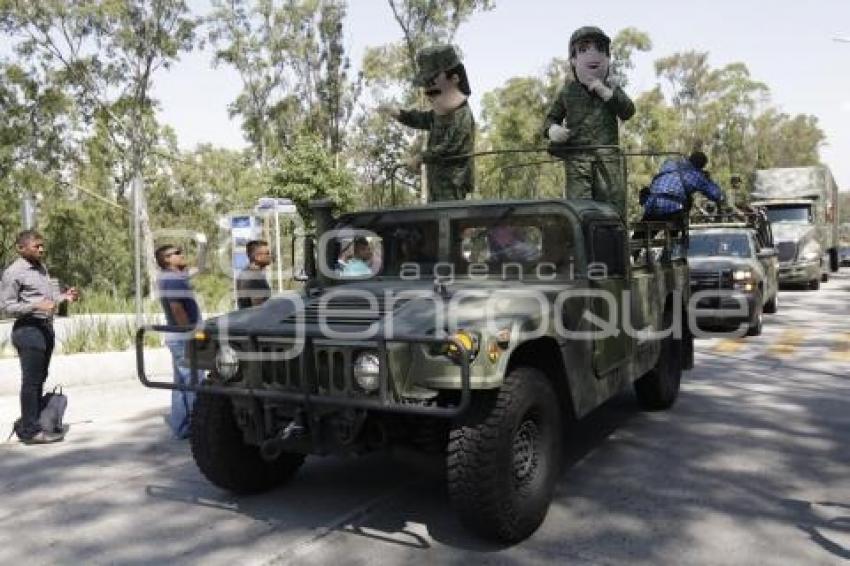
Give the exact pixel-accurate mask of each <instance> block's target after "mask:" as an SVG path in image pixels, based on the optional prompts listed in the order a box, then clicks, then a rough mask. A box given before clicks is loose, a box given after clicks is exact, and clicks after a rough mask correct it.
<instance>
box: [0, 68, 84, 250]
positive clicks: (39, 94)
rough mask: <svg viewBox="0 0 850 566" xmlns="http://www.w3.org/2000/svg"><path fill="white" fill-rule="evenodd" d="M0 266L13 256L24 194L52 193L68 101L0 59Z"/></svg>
mask: <svg viewBox="0 0 850 566" xmlns="http://www.w3.org/2000/svg"><path fill="white" fill-rule="evenodd" d="M0 115H2V116H3V120H2V121H0V267H1V266H4V265H6V264H7V263H9V262H10V261H11V259H12V258H13V256H14V239H15V235H16V234H17V233H18V231H20V230H21V229H22V226H21V223H20V219H21V215H20V210H21V209H20V207H21V196H22V194H23V193H24V192H28V193H30V194H33V195H37V194H39V193H41V194H44V195H45V196H49V197H50V199H48V200H50V201H52V200H53V198H55V196H56V192H57V191H56V187H57V186H58V183H59V182H60V180H61V179H60V177H61V167H60V163H62V160H63V158H64V157H65V156H66V155H68V154H69V153H70V151H69V148H68V143H67V141H66V132H67V130H68V126H67V124H68V123H69V122H70V121H71V120H72V119H73V118H72V115H71V101H70V100H69V99H68V98H67V97H66V96H65V95H64V93H63V92H62V91H61V89H58V88H56V87H55V86H53V85H44V84H42V83H40V82H39V81H38V80H37V79H36V78H35V77H34V76H32V75H31V74H30V73H28V72H27V71H26V70H25V69H23V68H22V67H21V66H19V65H16V64H13V63H0Z"/></svg>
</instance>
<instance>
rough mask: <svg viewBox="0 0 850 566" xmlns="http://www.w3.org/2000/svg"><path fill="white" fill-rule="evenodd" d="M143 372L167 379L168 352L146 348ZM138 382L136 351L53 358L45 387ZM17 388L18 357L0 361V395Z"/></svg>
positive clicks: (18, 382)
mask: <svg viewBox="0 0 850 566" xmlns="http://www.w3.org/2000/svg"><path fill="white" fill-rule="evenodd" d="M145 370H146V371H147V372H148V374H152V375H165V376H170V375H171V371H172V367H171V354H170V353H169V351H168V349H167V348H148V349H145ZM137 380H138V377H137V375H136V351H135V350H127V351H125V352H99V353H96V354H68V355H55V356H53V358H52V359H51V361H50V373H49V375H48V377H47V382H46V383H45V388H47V387H53V386H54V385H60V384H61V385H62V386H63V387H65V388H68V387H75V386H86V385H100V384H106V383H115V382H129V381H137ZM20 387H21V366H20V364H19V362H18V358H17V357H12V358H3V359H0V396H5V395H18V394H19V392H20Z"/></svg>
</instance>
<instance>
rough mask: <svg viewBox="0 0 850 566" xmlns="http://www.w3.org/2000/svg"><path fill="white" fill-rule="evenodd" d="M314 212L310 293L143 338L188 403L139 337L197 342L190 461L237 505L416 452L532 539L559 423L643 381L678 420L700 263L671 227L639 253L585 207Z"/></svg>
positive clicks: (556, 464) (471, 515) (468, 516)
mask: <svg viewBox="0 0 850 566" xmlns="http://www.w3.org/2000/svg"><path fill="white" fill-rule="evenodd" d="M312 208H313V212H314V215H315V218H316V239H315V242H314V240H312V239H308V240H307V245H306V246H305V247H306V252H307V253H306V254H305V255H306V257H307V260H308V261H307V266H306V272H307V273H306V275H307V276H306V279H307V281H306V285H305V288H304V290H303V292H301V293H297V294H296V293H293V294H291V295H284V296H279V297H276V298H273V299H271V300H270V301H268V302H267V303H265V304H264V305H262V306H260V307H255V308H252V309H247V310H243V311H238V312H232V313H230V314H226V315H223V316H220V317H217V318H213V319H211V320H208V321H206V322H205V323H204V324H203V326H202V327H200V328H197V329H188V328H182V329H175V328H174V327H162V326H156V327H149V328H147V329H144V328H143V329H141V330H140V331H139V334H138V336H137V354H138V358H137V359H138V372H139V377H140V379H141V380H142V382H143V383H144V384H145V385H147V386H150V387H158V388H175V386H174V385H173V384H171V383H164V382H154V381H151V380H150V379H149V378H148V377H147V376H146V374H145V368H144V356H143V350H142V348H143V340H144V333H145V332H146V331H151V330H154V331H174V330H182V331H186V332H188V333H189V334H188V335H189V336H190V337H191V338H190V340H189V342H188V357H189V358H190V359H191V363H192V367H193V374H195V377H194V379H193V383H192V385H190V386H188V387H186V388H187V389H191V390H194V391H197V393H198V395H197V400H196V403H195V406H194V413H193V417H192V433H191V447H192V453H193V456H194V459H195V461H196V463H197V465H198V467H199V468H200V470H201V472H203V474H204V475H205V476H206V477H207V478H208V479H209V480H210V481H211V482H212V483H213V484H215V485H217V486H219V487H222V488H224V489H226V490H230V491H232V492H235V493H252V492H261V491H263V490H268V489H271V488H273V487H275V486H277V485H280V484H283V483H285V482H286V481H287V480H289V479H290V478H291V477H292V476H293V474H294V473H295V472H296V471H297V470H298V468H299V467H300V466H301V465H302V464H303V462H304V459H305V456H306V455H311V454H319V455H321V454H339V453H345V454H360V453H364V452H368V451H372V450H377V449H382V448H385V447H388V446H392V445H410V446H414V447H419V448H421V449H425V450H434V451H440V452H444V453H445V454H446V458H447V475H448V478H447V479H448V487H449V493H450V496H451V500H452V503H453V506H454V507H455V508H456V510H457V512H458V513H459V515H460V517H461V519H462V520H463V522H464V524H466V525H467V526H468V527H469V528H471V529H472V530H474V531H475V532H477V533H479V534H480V535H482V536H485V537H488V538H495V539H499V540H503V541H517V540H521V539H523V538H524V537H527V536H528V535H530V534H531V533H532V532H533V531H534V530H535V529H536V528H537V527H538V525H539V524H540V523H541V522H542V521H543V519H544V517H545V515H546V512H547V510H548V507H549V504H550V501H551V498H552V494H553V489H554V486H555V483H556V479H557V478H558V473H559V469H560V467H561V450H562V443H563V429H564V426H565V425H566V424H567V423H568V422H570V420H571V419H576V418H581V417H584V416H585V415H587V414H588V413H589V412H591V411H592V410H593V409H594V408H596V407H598V406H599V405H601V404H602V403H603V402H605V401H606V400H608V399H610V398H611V397H612V396H613V395H615V394H616V393H618V392H620V391H622V390H623V389H624V388H627V387H629V386H632V385H634V389H635V392H636V394H637V399H638V401H639V402H640V404H641V405H643V406H644V407H646V408H648V409H656V410H657V409H666V408H669V407H670V406H671V405H672V404H673V403H674V401H675V400H676V397H677V394H678V391H679V383H680V379H681V374H682V370H683V369H690V368H691V367H692V365H693V364H692V360H693V342H692V337H691V335H690V333H689V332H688V329H687V325H686V324H683V314H682V313H683V312H685V307H686V305H687V302H688V296H689V295H688V293H689V287H688V270H687V263H686V259H685V258H684V257H683V256H679V257H677V256H676V254H675V253H673V248H674V245H673V244H674V238H673V237H672V236H671V234H670V233H669V232H668V231H667V229H666V225H665V224H663V223H662V224H659V223H656V225H655V226H654V227H653V228H654V229H653V230H646V231H645V236H644V238H642V239H631V238H630V236H629V232H628V228H627V226H626V225H625V223H624V222H623V220H622V219H621V217H620V216H619V215H618V214H617V213H616V212H615V211H614V209H613V208H612V207H611V206H609V205H607V204H602V203H599V202H595V201H590V200H559V199H556V200H514V201H459V202H444V203H436V204H434V203H432V204H429V205H428V206H417V207H410V208H390V209H382V210H369V211H363V212H357V213H353V214H344V215H341V216H339V217H334V216H332V214H331V209H330V205H329V204H328V203H327V202H316V203H313V207H312ZM633 255H634V256H635V257H636V258H638V259H637V260H633V258H632V256H633ZM313 258H315V259H313ZM199 370H206V371H207V372H208V374H207V378H206V380H204V381H203V382H199V381H198V380H197V376H198V374H199V373H200V371H199Z"/></svg>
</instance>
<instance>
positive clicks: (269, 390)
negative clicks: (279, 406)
mask: <svg viewBox="0 0 850 566" xmlns="http://www.w3.org/2000/svg"><path fill="white" fill-rule="evenodd" d="M194 330H195V328H194V327H185V326H168V325H147V326H142V327H140V328H139V329H138V330H137V332H136V371H137V374H138V377H139V381H141V383H142V385H144V386H145V387H150V388H153V389H172V390H180V391H194V392H203V393H212V394H216V395H229V396H232V397H247V398H254V399H260V400H268V401H276V402H289V403H295V404H299V405H303V406H305V407H309V406H311V405H312V406H324V407H339V408H353V409H366V410H369V411H377V412H384V413H396V414H405V415H419V416H430V417H442V418H455V417H458V416H460V415H462V414H463V413H464V412H465V411H466V410H467V409H468V407H469V404H470V398H471V386H470V366H469V363H470V362H469V355H468V351H467V349H466V348H465V347H464V345H463V344H462V343H461V342H460V341H458V340H457V339H455V338H452V337H448V338H435V337H433V336H419V335H410V336H393V337H392V338H391V339H379V340H372V341H370V342H369V346H370V347H373V348H374V349H375V350H376V351H377V353H378V356H379V359H380V360H381V362H382V363H381V364H380V372H379V384H378V389H377V392H376V394H375V395H370V396H365V395H358V396H353V395H351V392H352V390H353V384H352V383H351V372H350V371H346V372H345V373H344V376H345V377H344V385H343V387H341V388H337V389H336V390H335V391H333V392H332V393H321V392H318V387H317V368H316V364H315V363H314V362H313V360H314V356H313V355H312V352H313V349H314V344H315V342H317V341H326V339H325V338H324V337H323V336H321V335H310V334H307V335H305V336H304V337H303V340H304V347H303V351H302V353H301V354H300V355H299V356H298V357H297V359H294V360H292V363H294V364H297V371H298V372H299V376H302V378H301V379H299V390H282V389H279V388H275V387H251V386H245V385H243V384H238V383H233V384H231V383H228V384H221V383H211V382H205V381H203V380H201V379H200V377H199V376H200V375H201V371H202V370H200V369H199V367H198V356H197V350H196V349H195V348H194V347H190V348H188V352H189V356H188V359H189V369H190V374H191V379H190V383H189V384H176V383H173V382H166V381H155V380H152V379H150V378H149V377H148V376H147V372H146V371H145V358H144V343H145V334H146V333H148V332H169V333H183V334H187V333H192V332H193V331H194ZM243 337H244V338H246V339H247V340H248V341H249V342H251V343H253V344H256V343H257V339H258V336H256V335H244V336H243ZM263 337H269V336H268V335H267V334H263ZM280 337H285V338H289V337H290V336H284V335H281V336H280ZM187 342H188V340H187ZM388 343H404V344H436V345H445V344H453V345H454V347H455V348H457V350H458V352H460V355H459V356H458V369H459V371H460V378H461V388H460V390H459V394H460V399H459V401H458V402H457V403H456V404H452V405H445V406H438V405H436V404H433V405H425V404H413V403H410V402H404V401H399V400H397V399H393V398H392V395H391V393H390V389H391V376H390V374H389V369H388V368H389V363H388V349H387V344H388ZM255 351H259V349H255Z"/></svg>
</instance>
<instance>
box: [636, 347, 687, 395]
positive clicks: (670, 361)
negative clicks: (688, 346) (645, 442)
mask: <svg viewBox="0 0 850 566" xmlns="http://www.w3.org/2000/svg"><path fill="white" fill-rule="evenodd" d="M681 382H682V342H681V340H678V339H676V338H675V337H674V336H673V335H672V334H671V335H670V336H667V337H666V338H664V340H662V342H661V352H660V354H659V355H658V361H657V362H656V363H655V367H654V368H652V369H651V370H649V371H648V372H647V373H646V374H645V375H644V376H643V377H641V378H640V379H638V380H637V381H635V394H636V395H637V399H638V403H639V404H640V406H641V407H643V408H644V409H648V410H650V411H660V410H664V409H669V408H670V407H672V406H673V403H675V402H676V398H677V397H678V396H679V385H680V384H681Z"/></svg>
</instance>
